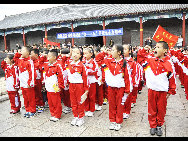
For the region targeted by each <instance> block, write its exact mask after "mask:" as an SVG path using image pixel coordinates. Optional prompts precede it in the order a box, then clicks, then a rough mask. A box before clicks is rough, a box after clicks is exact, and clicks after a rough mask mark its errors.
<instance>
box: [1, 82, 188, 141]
mask: <svg viewBox="0 0 188 141" xmlns="http://www.w3.org/2000/svg"><path fill="white" fill-rule="evenodd" d="M1 84H2V83H1V82H0V85H1ZM21 101H22V106H23V96H21ZM167 103H168V104H167V113H166V117H165V121H166V122H165V123H164V125H163V127H162V129H163V136H162V137H188V101H187V100H186V98H185V93H184V91H183V88H181V87H180V82H179V79H177V94H176V95H174V96H170V97H169V99H168V102H167ZM108 107H109V105H108V104H107V105H103V110H102V111H95V113H94V117H85V124H84V125H83V126H81V127H77V126H71V124H70V122H71V120H72V118H73V114H72V112H71V113H69V114H64V113H63V114H62V118H61V119H60V120H59V121H58V122H52V121H49V118H50V112H49V109H46V110H45V111H44V112H43V113H40V114H39V113H37V115H36V116H35V117H33V118H29V119H28V118H24V117H23V115H24V113H25V109H23V108H22V109H21V112H20V113H18V114H15V115H12V114H9V111H10V104H9V100H5V101H2V102H0V127H1V128H0V137H157V136H156V135H155V136H151V135H150V133H149V129H150V127H149V123H148V117H147V116H148V115H147V111H148V109H147V88H146V87H144V88H143V90H142V93H141V94H138V98H137V103H136V106H135V107H134V108H132V110H131V115H130V117H129V119H126V120H124V122H123V127H122V128H121V129H120V130H119V131H114V130H112V131H111V130H109V129H108V127H109V125H110V122H109V118H108V117H109V115H108V114H109V111H108Z"/></svg>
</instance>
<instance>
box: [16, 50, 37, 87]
mask: <svg viewBox="0 0 188 141" xmlns="http://www.w3.org/2000/svg"><path fill="white" fill-rule="evenodd" d="M14 61H15V64H16V65H17V66H18V69H19V80H20V87H23V88H28V86H31V87H34V85H35V78H36V76H37V75H36V72H35V71H34V64H33V60H31V58H30V57H28V58H20V54H19V53H16V54H15V56H14Z"/></svg>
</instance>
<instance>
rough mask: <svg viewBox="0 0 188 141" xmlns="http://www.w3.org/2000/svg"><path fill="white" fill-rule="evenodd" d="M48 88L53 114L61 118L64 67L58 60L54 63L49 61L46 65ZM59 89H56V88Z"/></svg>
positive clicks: (44, 78)
mask: <svg viewBox="0 0 188 141" xmlns="http://www.w3.org/2000/svg"><path fill="white" fill-rule="evenodd" d="M42 83H44V84H45V88H46V90H47V97H48V104H49V108H50V113H51V116H53V117H56V118H61V114H62V105H61V96H60V93H61V89H63V88H64V80H63V68H62V66H61V65H60V64H59V63H58V62H57V61H56V62H54V63H53V64H50V63H48V65H46V66H45V67H44V71H43V81H42ZM57 87H58V88H59V90H56V88H57Z"/></svg>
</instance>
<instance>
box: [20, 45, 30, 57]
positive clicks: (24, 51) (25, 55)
mask: <svg viewBox="0 0 188 141" xmlns="http://www.w3.org/2000/svg"><path fill="white" fill-rule="evenodd" d="M21 54H22V57H23V58H25V57H27V56H29V52H28V51H27V49H26V47H22V50H21Z"/></svg>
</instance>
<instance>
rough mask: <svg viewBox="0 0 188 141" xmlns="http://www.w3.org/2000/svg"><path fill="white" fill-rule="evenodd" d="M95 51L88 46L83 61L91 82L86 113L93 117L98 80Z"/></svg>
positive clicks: (86, 102)
mask: <svg viewBox="0 0 188 141" xmlns="http://www.w3.org/2000/svg"><path fill="white" fill-rule="evenodd" d="M93 56H94V51H93V49H92V48H86V49H85V51H84V57H85V61H82V62H83V64H84V65H85V67H86V74H87V78H88V82H89V93H88V97H87V99H86V101H85V111H86V113H85V115H86V116H88V117H93V113H94V111H95V98H96V82H97V71H98V65H97V64H96V62H95V61H94V58H92V57H93Z"/></svg>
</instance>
